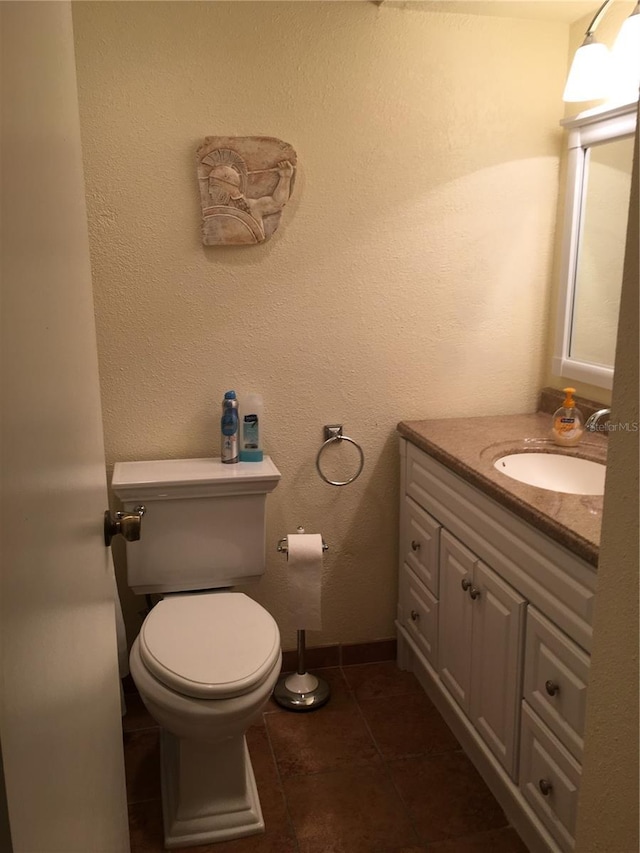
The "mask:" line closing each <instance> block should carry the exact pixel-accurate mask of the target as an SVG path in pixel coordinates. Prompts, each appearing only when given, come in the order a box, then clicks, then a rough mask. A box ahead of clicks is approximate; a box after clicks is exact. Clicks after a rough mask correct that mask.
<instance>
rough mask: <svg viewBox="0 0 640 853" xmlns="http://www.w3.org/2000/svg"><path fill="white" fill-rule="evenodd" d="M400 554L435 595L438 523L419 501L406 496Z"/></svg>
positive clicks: (436, 586)
mask: <svg viewBox="0 0 640 853" xmlns="http://www.w3.org/2000/svg"><path fill="white" fill-rule="evenodd" d="M404 500H405V512H404V529H403V532H402V541H401V544H400V547H401V554H402V555H403V559H404V562H405V563H407V564H408V565H409V566H410V567H411V568H412V569H413V571H414V572H415V573H416V575H417V576H418V578H419V579H420V580H421V581H422V583H423V584H424V585H425V586H426V587H427V589H429V590H431V592H432V593H433V594H434V595H435V596H436V597H437V595H438V554H439V550H440V525H439V524H438V522H437V521H436V520H435V518H432V517H431V516H430V515H429V514H428V513H426V512H425V511H424V510H423V509H420V507H419V506H418V504H416V503H415V502H414V501H412V500H411V498H409V497H406V498H405V499H404Z"/></svg>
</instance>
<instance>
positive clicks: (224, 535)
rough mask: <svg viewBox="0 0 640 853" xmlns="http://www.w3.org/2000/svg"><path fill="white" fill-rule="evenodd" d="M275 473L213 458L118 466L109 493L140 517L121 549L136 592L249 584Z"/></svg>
mask: <svg viewBox="0 0 640 853" xmlns="http://www.w3.org/2000/svg"><path fill="white" fill-rule="evenodd" d="M279 479H280V472H279V471H278V469H277V468H276V466H275V465H274V464H273V462H272V461H271V459H270V458H269V457H268V456H265V457H264V459H263V461H262V462H237V463H235V464H232V465H228V464H224V463H223V462H222V461H221V460H220V459H169V460H163V461H158V462H118V463H116V465H115V468H114V471H113V479H112V482H111V486H112V488H113V492H114V494H115V495H116V496H117V497H118V498H119V499H120V500H121V501H122V503H123V506H124V509H125V510H133V509H134V508H135V507H137V506H138V505H140V504H143V505H144V506H145V509H146V512H145V514H144V517H143V519H142V527H141V534H140V539H139V541H137V542H127V578H128V583H129V586H130V587H131V588H132V589H133V591H134V592H137V593H148V592H178V591H181V590H184V591H186V590H193V589H215V588H217V587H228V586H234V585H235V584H240V583H247V582H249V581H251V580H256V579H257V578H259V577H260V575H262V574H263V573H264V568H265V544H266V543H265V533H266V531H265V514H266V512H265V511H266V500H267V495H268V494H269V492H272V491H273V490H274V489H275V487H276V486H277V485H278V480H279Z"/></svg>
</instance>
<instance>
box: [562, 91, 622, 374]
mask: <svg viewBox="0 0 640 853" xmlns="http://www.w3.org/2000/svg"><path fill="white" fill-rule="evenodd" d="M637 109H638V103H637V102H634V103H631V104H625V105H623V106H619V107H614V108H613V109H608V110H603V109H601V108H597V110H589V111H588V112H585V113H581V114H580V115H578V116H575V117H574V118H569V119H565V120H564V121H561V122H560V124H561V125H562V126H563V127H566V128H568V130H569V137H568V149H569V154H568V159H567V192H566V200H565V214H564V225H563V230H562V265H561V270H560V291H559V299H558V316H557V323H556V341H555V349H554V356H553V360H552V370H553V373H554V374H556V375H557V376H563V377H566V378H568V379H578V380H580V381H582V382H589V383H590V384H591V385H595V386H597V387H598V388H611V387H612V386H613V366H611V367H606V366H604V365H602V364H593V363H590V362H587V361H580V360H579V359H576V358H572V357H571V355H570V344H571V327H572V322H573V305H574V299H575V285H576V271H577V266H578V249H579V245H580V238H581V227H582V222H583V219H584V217H583V209H584V203H585V198H586V192H585V190H586V186H585V179H586V177H587V168H586V163H587V154H586V151H587V148H588V147H589V146H590V145H594V144H596V143H599V142H605V141H608V140H613V139H619V138H620V137H623V136H630V135H632V134H633V133H634V132H635V129H636V123H637Z"/></svg>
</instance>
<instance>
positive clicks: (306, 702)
mask: <svg viewBox="0 0 640 853" xmlns="http://www.w3.org/2000/svg"><path fill="white" fill-rule="evenodd" d="M330 696H331V690H330V688H329V685H328V684H327V682H326V681H325V680H324V679H323V678H318V677H317V676H315V675H311V673H310V672H305V673H302V674H301V673H298V672H296V673H294V674H293V675H285V676H283V677H282V678H281V679H280V680H279V681H278V683H277V684H276V686H275V689H274V691H273V698H274V699H275V700H276V702H277V703H278V705H280V706H281V707H283V708H286V709H287V710H288V711H315V709H316V708H321V707H322V706H323V705H324V704H325V703H326V702H328V701H329V697H330Z"/></svg>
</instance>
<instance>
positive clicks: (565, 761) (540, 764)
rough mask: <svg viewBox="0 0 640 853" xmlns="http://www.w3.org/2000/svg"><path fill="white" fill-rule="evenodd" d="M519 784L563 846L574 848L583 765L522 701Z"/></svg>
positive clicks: (563, 848) (560, 845)
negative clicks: (581, 766)
mask: <svg viewBox="0 0 640 853" xmlns="http://www.w3.org/2000/svg"><path fill="white" fill-rule="evenodd" d="M520 788H521V790H522V793H523V794H524V796H525V798H526V800H527V802H528V803H529V805H530V806H531V808H532V809H533V810H534V812H535V813H536V814H537V815H538V817H539V818H540V820H541V821H542V823H543V824H544V825H545V826H546V828H547V829H548V830H549V832H550V833H551V835H552V836H553V837H554V838H555V840H556V842H557V843H558V846H559V847H560V849H561V850H564V851H567V853H568V851H571V850H573V848H574V844H575V842H574V834H575V824H576V813H577V808H578V791H579V788H580V765H579V764H578V763H577V761H576V760H575V759H574V758H573V757H572V756H571V755H570V754H569V752H568V751H567V750H566V749H565V748H564V747H563V746H562V744H561V743H560V741H559V740H558V739H557V738H556V737H555V736H554V735H553V733H552V732H551V730H550V729H548V728H547V726H545V724H544V723H543V722H542V720H540V718H539V717H538V716H537V715H536V714H534V712H533V711H532V710H531V709H530V708H529V706H528V705H527V703H526V702H523V703H522V738H521V755H520Z"/></svg>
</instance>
